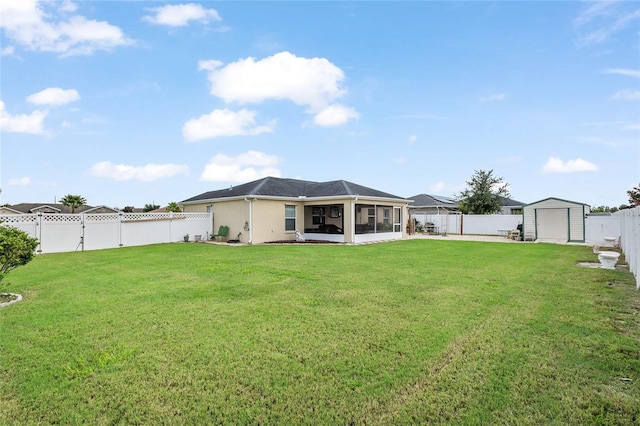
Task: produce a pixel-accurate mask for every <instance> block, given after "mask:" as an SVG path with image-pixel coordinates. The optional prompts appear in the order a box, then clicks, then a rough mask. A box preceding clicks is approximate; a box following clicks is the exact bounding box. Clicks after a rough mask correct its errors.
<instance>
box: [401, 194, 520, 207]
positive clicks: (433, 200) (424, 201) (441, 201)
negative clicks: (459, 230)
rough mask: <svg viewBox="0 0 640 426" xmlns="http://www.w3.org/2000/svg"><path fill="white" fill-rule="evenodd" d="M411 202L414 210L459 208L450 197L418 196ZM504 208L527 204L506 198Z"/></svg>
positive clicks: (503, 202)
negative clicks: (421, 208)
mask: <svg viewBox="0 0 640 426" xmlns="http://www.w3.org/2000/svg"><path fill="white" fill-rule="evenodd" d="M409 199H410V200H413V204H411V205H410V207H412V208H419V207H449V208H458V202H457V201H456V200H455V199H454V198H450V197H442V196H440V195H427V194H418V195H414V196H413V197H409ZM502 205H503V206H509V207H522V206H524V205H525V203H523V202H521V201H517V200H513V199H511V198H505V199H504V200H503V201H502Z"/></svg>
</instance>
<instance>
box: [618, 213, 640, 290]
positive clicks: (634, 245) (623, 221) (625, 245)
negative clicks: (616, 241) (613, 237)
mask: <svg viewBox="0 0 640 426" xmlns="http://www.w3.org/2000/svg"><path fill="white" fill-rule="evenodd" d="M613 215H614V216H616V217H619V218H620V248H622V252H623V253H624V257H625V259H626V260H627V264H629V270H630V271H631V272H633V275H635V277H636V290H640V274H639V273H638V268H640V207H635V208H633V209H624V210H619V211H617V212H615V213H614V214H613Z"/></svg>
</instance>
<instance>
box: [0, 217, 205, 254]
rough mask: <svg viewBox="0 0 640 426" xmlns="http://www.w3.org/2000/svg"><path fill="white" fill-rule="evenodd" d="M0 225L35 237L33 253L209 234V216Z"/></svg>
mask: <svg viewBox="0 0 640 426" xmlns="http://www.w3.org/2000/svg"><path fill="white" fill-rule="evenodd" d="M0 223H1V224H2V225H5V226H13V227H16V228H18V229H21V230H22V231H24V232H26V233H27V234H29V235H30V236H31V237H34V238H37V239H38V241H39V242H40V245H39V246H38V248H37V253H60V252H70V251H82V250H99V249H106V248H116V247H126V246H141V245H147V244H158V243H169V242H176V241H184V236H185V235H187V234H189V239H190V240H191V241H193V240H194V237H195V235H201V236H205V238H206V237H207V236H209V235H211V233H212V227H213V216H212V213H95V214H91V213H89V214H85V213H81V214H58V213H37V214H13V215H0Z"/></svg>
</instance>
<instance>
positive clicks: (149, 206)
mask: <svg viewBox="0 0 640 426" xmlns="http://www.w3.org/2000/svg"><path fill="white" fill-rule="evenodd" d="M159 208H160V206H159V205H157V204H145V205H144V207H143V208H142V211H143V212H145V213H148V212H150V211H151V210H155V209H159Z"/></svg>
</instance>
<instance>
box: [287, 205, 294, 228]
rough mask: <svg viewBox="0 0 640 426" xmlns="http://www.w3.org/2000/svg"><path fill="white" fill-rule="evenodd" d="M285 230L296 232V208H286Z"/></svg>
mask: <svg viewBox="0 0 640 426" xmlns="http://www.w3.org/2000/svg"><path fill="white" fill-rule="evenodd" d="M284 230H285V231H295V230H296V206H284Z"/></svg>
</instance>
